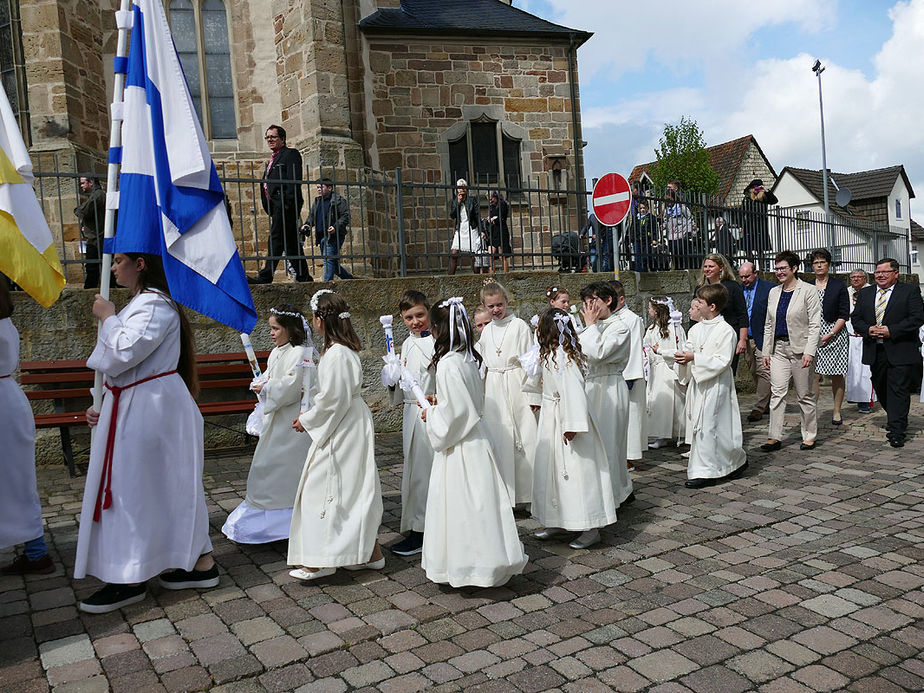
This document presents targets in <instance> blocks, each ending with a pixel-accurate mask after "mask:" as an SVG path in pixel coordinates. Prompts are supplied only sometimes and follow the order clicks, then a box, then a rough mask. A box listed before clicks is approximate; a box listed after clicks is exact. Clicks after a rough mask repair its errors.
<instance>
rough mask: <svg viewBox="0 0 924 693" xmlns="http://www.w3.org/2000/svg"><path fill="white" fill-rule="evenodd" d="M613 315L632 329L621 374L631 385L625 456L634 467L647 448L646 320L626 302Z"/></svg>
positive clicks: (628, 385)
mask: <svg viewBox="0 0 924 693" xmlns="http://www.w3.org/2000/svg"><path fill="white" fill-rule="evenodd" d="M610 284H612V285H613V287H614V288H615V286H616V285H617V284H618V285H619V289H617V293H618V292H619V291H621V292H622V294H623V296H625V289H624V288H623V286H622V282H618V281H611V282H610ZM614 315H615V316H616V317H617V318H618V319H620V320H622V321H623V323H624V324H625V326H626V327H628V328H629V363H627V364H626V370H624V371H623V372H622V377H623V378H624V379H625V381H626V387H627V388H629V436H628V438H627V439H626V459H627V460H628V462H629V465H630V467H631V465H632V461H633V460H640V459H642V453H643V452H645V451H646V450H647V449H648V392H647V389H646V383H645V356H644V348H643V346H642V340H643V338H644V336H645V321H644V320H642V317H641V316H640V315H638V314H636V313H633V312H632V311H631V310H629V308H628V306H626V305H625V303H623V305H622V307H621V308H620V309H619V310H617V311H616V312H615V313H614Z"/></svg>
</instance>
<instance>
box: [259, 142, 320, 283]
mask: <svg viewBox="0 0 924 693" xmlns="http://www.w3.org/2000/svg"><path fill="white" fill-rule="evenodd" d="M266 143H267V144H268V145H269V148H270V151H271V152H272V154H273V155H272V156H271V157H270V160H269V162H267V164H266V171H265V172H264V173H263V183H262V184H261V185H260V201H261V202H262V203H263V211H264V212H266V213H267V214H269V216H270V235H269V243H268V246H269V247H268V255H269V257H268V258H267V259H266V264H265V265H264V266H263V269H261V270H260V272H259V273H258V274H257V276H256V277H255V278H249V277H248V279H247V281H249V282H250V283H251V284H272V283H273V273H274V272H275V271H276V265H277V264H279V258H280V256H281V255H282V254H283V253H285V256H286V259H287V260H288V261H289V262H290V263H291V264H292V268H293V269H294V270H295V280H296V281H300V282H306V281H308V282H310V281H312V279H311V276H310V275H309V274H308V263H307V262H305V258H304V253H303V251H302V245H301V243H300V242H299V240H298V228H299V220H298V218H299V215H300V214H301V212H302V203H303V199H302V187H301V185H299V184H298V183H291V182H284V181H292V180H300V179H301V177H302V155H301V154H299V153H298V151H297V150H295V149H289V148H288V147H287V146H286V131H285V129H284V128H282V127H280V126H279V125H270V126H269V127H268V128H267V129H266Z"/></svg>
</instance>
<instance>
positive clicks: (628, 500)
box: [622, 491, 635, 505]
mask: <svg viewBox="0 0 924 693" xmlns="http://www.w3.org/2000/svg"><path fill="white" fill-rule="evenodd" d="M634 502H635V491H633V492H632V493H630V494H629V495H628V496H626V499H625V500H624V501H623V502H622V504H623V505H629V503H634Z"/></svg>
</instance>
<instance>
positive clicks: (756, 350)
mask: <svg viewBox="0 0 924 693" xmlns="http://www.w3.org/2000/svg"><path fill="white" fill-rule="evenodd" d="M738 277H740V279H741V289H742V291H743V292H744V302H745V304H746V305H747V308H748V348H747V350H746V351H745V352H744V359H745V362H746V363H747V365H748V370H749V371H751V376H752V377H753V378H754V384H755V385H757V401H756V402H754V408H753V409H752V410H751V413H750V414H748V421H760V420H761V418H763V415H764V414H766V413H767V410H768V409H769V406H770V371H768V370H767V369H766V368H764V359H763V354H762V353H761V351H762V350H763V347H764V322H765V321H766V319H767V297H768V296H770V289H772V288H773V284H771V283H770V282H767V281H764V280H763V279H761V278H760V277H759V276H757V268H756V267H754V263H753V262H743V263H741V266H740V267H739V268H738Z"/></svg>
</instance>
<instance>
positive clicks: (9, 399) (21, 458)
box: [0, 276, 55, 575]
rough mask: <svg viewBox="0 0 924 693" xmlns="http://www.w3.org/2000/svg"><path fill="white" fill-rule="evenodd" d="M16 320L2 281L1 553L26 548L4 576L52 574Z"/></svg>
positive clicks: (0, 331) (0, 327)
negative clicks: (19, 378) (18, 374)
mask: <svg viewBox="0 0 924 693" xmlns="http://www.w3.org/2000/svg"><path fill="white" fill-rule="evenodd" d="M12 314H13V300H12V299H11V298H10V291H9V289H8V288H7V286H6V279H5V278H4V277H2V276H0V421H3V425H2V426H0V450H2V451H3V455H2V456H0V478H2V479H3V483H2V484H0V549H5V548H7V547H9V546H15V545H16V544H25V546H23V552H22V554H21V555H19V556H18V557H17V558H16V559H15V560H14V561H13V562H12V563H9V564H8V565H5V566H3V568H2V570H0V572H2V574H3V575H25V574H28V573H53V572H54V570H55V565H54V562H52V560H51V556H49V555H48V549H47V548H46V546H45V528H44V525H43V524H42V504H41V502H40V501H39V495H38V488H37V486H36V480H35V419H34V418H33V417H32V407H30V406H29V400H27V399H26V396H25V395H24V394H23V391H22V390H21V389H20V388H19V385H18V384H17V383H16V381H15V380H13V378H12V375H13V373H14V372H15V371H16V369H17V368H19V332H17V331H16V327H15V326H14V325H13V321H12V320H11V319H10V316H11V315H12Z"/></svg>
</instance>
